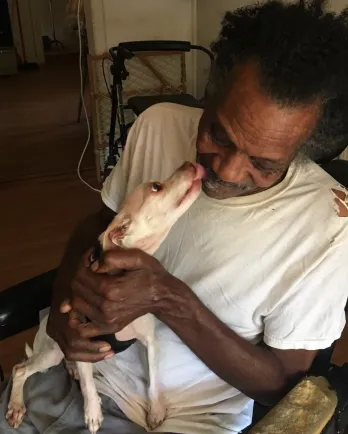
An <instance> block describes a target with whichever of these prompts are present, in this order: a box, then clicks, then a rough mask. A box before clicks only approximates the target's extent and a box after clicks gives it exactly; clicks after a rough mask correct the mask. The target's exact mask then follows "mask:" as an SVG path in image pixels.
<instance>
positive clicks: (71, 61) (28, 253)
mask: <svg viewBox="0 0 348 434" xmlns="http://www.w3.org/2000/svg"><path fill="white" fill-rule="evenodd" d="M78 92H79V75H78V63H77V59H76V57H75V56H65V57H61V56H51V57H48V63H47V65H46V66H45V67H42V68H40V70H38V71H26V72H20V73H19V74H18V75H17V76H15V77H12V78H0V95H1V96H2V97H1V99H0V119H1V123H0V203H1V210H2V212H1V224H0V240H1V247H2V248H1V250H0V275H1V281H0V290H3V289H5V288H7V287H9V286H11V285H14V284H16V283H18V282H20V281H22V280H25V279H28V278H30V277H32V276H35V275H37V274H39V273H41V272H44V271H47V270H49V269H51V268H54V267H56V266H57V265H58V263H59V260H60V258H61V256H62V253H63V249H64V246H65V244H66V242H67V239H68V237H69V234H70V233H71V231H72V230H73V228H74V226H75V225H76V224H77V222H78V221H79V220H80V219H81V218H83V217H84V216H85V215H86V214H87V213H89V212H92V211H94V210H95V209H97V207H98V206H99V196H98V194H97V193H95V192H93V191H92V190H89V189H88V188H87V187H86V186H85V185H84V184H82V183H81V182H80V181H79V179H78V178H77V175H76V165H77V162H78V160H79V157H80V154H81V151H82V149H83V146H84V143H85V140H86V134H87V132H86V125H85V122H84V119H83V120H82V122H81V123H77V122H76V118H77V105H78ZM82 174H83V176H84V178H85V179H86V180H87V181H88V182H90V183H92V184H93V185H94V186H96V181H95V166H94V157H93V150H92V147H90V148H89V150H88V152H87V154H86V157H85V159H84V161H83V165H82ZM35 331H36V328H34V329H31V330H28V331H26V332H25V333H22V334H20V335H17V336H15V337H13V338H10V339H7V340H5V341H2V342H0V360H1V364H2V366H3V368H4V370H5V375H6V376H8V375H9V374H10V372H11V368H12V366H13V364H15V363H16V362H18V361H19V360H20V359H22V358H23V357H24V350H23V349H24V343H25V342H26V341H27V342H28V343H29V344H30V343H31V342H32V340H33V337H34V334H35ZM347 344H348V327H347V328H346V330H345V331H344V334H343V336H342V338H341V340H340V341H339V343H338V346H337V348H336V351H335V355H334V362H335V363H337V364H342V363H344V362H348V345H347Z"/></svg>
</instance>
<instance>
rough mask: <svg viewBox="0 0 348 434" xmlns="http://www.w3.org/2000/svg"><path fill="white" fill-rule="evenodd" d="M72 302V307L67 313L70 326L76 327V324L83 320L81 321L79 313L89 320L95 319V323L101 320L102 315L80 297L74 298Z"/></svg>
mask: <svg viewBox="0 0 348 434" xmlns="http://www.w3.org/2000/svg"><path fill="white" fill-rule="evenodd" d="M72 304H73V309H72V310H71V311H70V313H69V325H70V327H71V328H73V329H76V327H77V326H79V325H80V324H81V323H83V322H84V321H82V317H81V315H82V316H84V317H86V318H88V319H89V320H90V321H95V322H97V323H98V322H99V323H101V322H103V319H104V317H103V315H102V314H101V312H100V311H98V310H97V309H95V308H94V307H92V306H91V305H90V304H89V303H87V302H86V301H85V300H83V299H82V298H80V297H76V298H74V299H73V301H72Z"/></svg>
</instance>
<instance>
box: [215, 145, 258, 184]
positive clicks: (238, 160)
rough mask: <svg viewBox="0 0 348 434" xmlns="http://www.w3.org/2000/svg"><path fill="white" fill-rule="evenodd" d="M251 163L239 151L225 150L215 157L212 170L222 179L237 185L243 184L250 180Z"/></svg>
mask: <svg viewBox="0 0 348 434" xmlns="http://www.w3.org/2000/svg"><path fill="white" fill-rule="evenodd" d="M249 165H250V161H249V159H248V157H247V155H245V154H244V153H242V152H240V151H238V150H233V151H232V150H229V149H227V150H224V152H219V153H218V154H216V155H215V158H213V161H212V169H213V170H214V172H215V173H216V174H217V175H218V177H219V178H220V179H222V180H223V181H227V182H233V183H235V184H243V183H246V182H248V180H249V179H250V174H249Z"/></svg>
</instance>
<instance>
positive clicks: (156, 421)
mask: <svg viewBox="0 0 348 434" xmlns="http://www.w3.org/2000/svg"><path fill="white" fill-rule="evenodd" d="M166 413H167V411H166V408H165V406H164V405H163V404H162V403H161V401H155V402H152V403H150V408H149V411H148V414H147V424H148V426H149V427H150V428H151V429H155V428H157V427H159V426H160V425H161V424H162V423H163V421H164V419H165V418H166Z"/></svg>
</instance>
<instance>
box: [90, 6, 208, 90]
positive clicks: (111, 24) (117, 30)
mask: <svg viewBox="0 0 348 434" xmlns="http://www.w3.org/2000/svg"><path fill="white" fill-rule="evenodd" d="M200 1H201V0H198V2H200ZM195 3H196V2H195V0H146V1H139V0H127V1H124V0H85V6H86V20H87V28H88V40H89V46H90V53H91V54H102V53H104V52H106V51H108V50H109V48H110V47H112V46H115V45H117V44H118V43H119V42H122V41H132V40H139V39H140V40H142V39H179V40H189V41H192V42H193V43H194V42H195V38H196V34H195V27H196V20H195V12H196V6H195ZM190 60H191V61H190ZM187 66H188V68H187V69H188V81H189V84H190V87H192V86H193V84H192V83H193V82H192V77H193V75H194V69H193V68H194V66H193V60H192V59H188V65H187Z"/></svg>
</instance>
